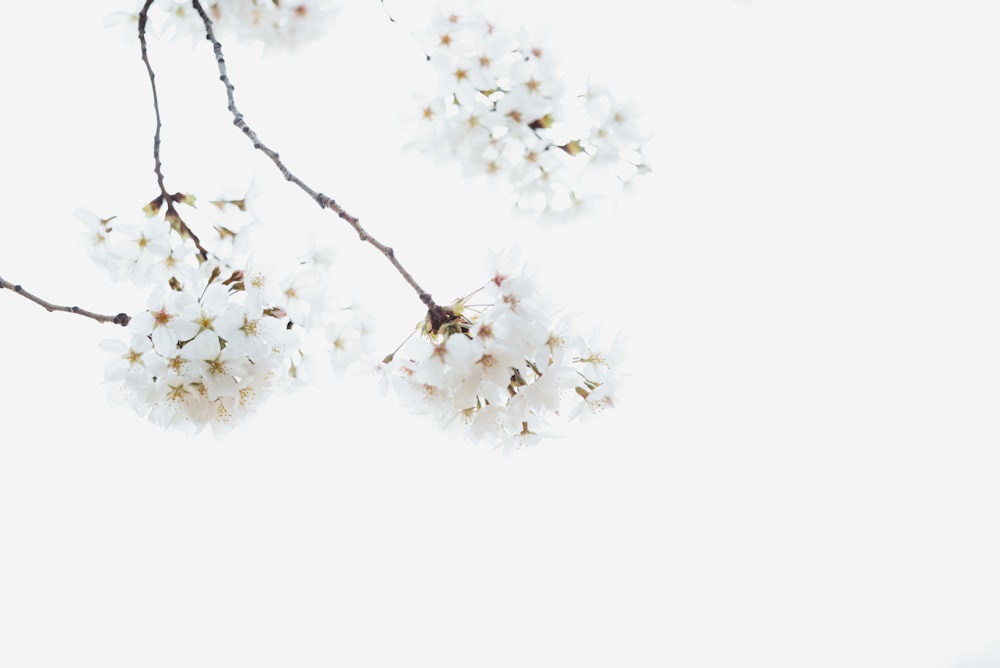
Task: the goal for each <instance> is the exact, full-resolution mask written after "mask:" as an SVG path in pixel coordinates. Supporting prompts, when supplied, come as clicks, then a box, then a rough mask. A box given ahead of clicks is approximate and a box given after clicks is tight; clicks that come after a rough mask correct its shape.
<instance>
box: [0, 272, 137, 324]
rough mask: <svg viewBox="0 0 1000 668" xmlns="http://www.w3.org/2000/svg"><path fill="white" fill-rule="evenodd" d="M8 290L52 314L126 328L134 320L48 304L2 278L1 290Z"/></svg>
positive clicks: (121, 314)
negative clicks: (61, 312)
mask: <svg viewBox="0 0 1000 668" xmlns="http://www.w3.org/2000/svg"><path fill="white" fill-rule="evenodd" d="M3 289H7V290H11V291H13V292H14V293H15V294H19V295H21V296H22V297H24V298H25V299H27V300H29V301H33V302H35V303H36V304H38V305H39V306H41V307H42V308H43V309H45V310H46V311H48V312H49V313H51V312H52V311H63V312H65V313H75V314H76V315H82V316H84V317H85V318H90V319H91V320H96V321H97V322H111V323H114V324H116V325H121V326H122V327H125V326H127V325H128V323H129V321H130V320H131V319H132V318H131V317H129V315H128V314H127V313H119V314H118V315H101V314H100V313H92V312H91V311H87V310H85V309H82V308H80V307H79V306H58V305H56V304H53V303H51V302H47V301H45V300H44V299H42V298H41V297H36V296H35V295H33V294H31V293H30V292H28V291H27V290H25V289H24V288H22V287H21V286H20V285H15V284H14V283H9V282H7V281H5V280H4V279H3V277H0V290H3Z"/></svg>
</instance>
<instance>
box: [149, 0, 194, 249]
mask: <svg viewBox="0 0 1000 668" xmlns="http://www.w3.org/2000/svg"><path fill="white" fill-rule="evenodd" d="M153 2H154V0H146V4H144V5H143V6H142V9H141V10H139V46H140V48H141V50H142V62H143V63H145V65H146V73H147V74H149V85H150V87H151V88H152V89H153V111H154V112H155V113H156V133H155V134H154V135H153V173H155V174H156V184H157V185H158V186H159V187H160V194H159V196H157V197H156V199H154V200H153V201H152V202H150V203H149V206H150V207H152V208H153V211H154V213H155V212H156V211H158V210H159V208H160V206H161V205H163V204H166V205H167V213H166V214H165V216H164V217H165V218H166V219H167V221H168V222H169V223H170V224H171V225H172V226H173V227H175V228H176V229H177V232H178V233H179V234H181V236H186V237H188V238H190V239H191V241H192V242H193V243H194V245H195V248H197V249H198V254H199V256H201V259H202V260H207V259H208V251H207V250H205V248H204V247H203V246H202V245H201V241H200V240H199V239H198V236H197V235H196V234H195V233H194V232H192V231H191V228H190V227H188V225H187V223H185V222H184V221H183V220H182V219H181V216H180V214H178V213H177V209H175V208H174V202H179V201H181V200H182V199H183V198H184V194H183V193H174V194H173V195H171V194H170V193H168V192H167V188H166V186H165V185H164V184H163V163H162V162H161V161H160V128H161V127H162V126H163V123H162V122H161V121H160V102H159V98H158V97H157V94H156V75H155V74H154V73H153V66H152V65H150V63H149V54H148V53H147V51H146V21H147V19H148V18H149V7H150V5H152V4H153Z"/></svg>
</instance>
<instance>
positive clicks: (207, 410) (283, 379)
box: [77, 196, 371, 431]
mask: <svg viewBox="0 0 1000 668" xmlns="http://www.w3.org/2000/svg"><path fill="white" fill-rule="evenodd" d="M177 202H178V204H180V203H189V204H191V205H193V198H191V197H188V196H183V197H181V196H178V197H177ZM213 204H214V205H215V207H211V208H212V209H213V210H215V209H217V212H216V213H217V214H218V219H217V220H216V223H215V225H214V233H213V235H212V236H213V239H212V241H213V242H215V243H213V244H211V245H212V247H213V249H214V250H213V252H212V253H204V252H202V250H203V249H205V248H206V245H205V243H204V240H202V241H201V242H199V243H201V244H202V245H201V249H202V250H200V249H199V248H197V247H196V245H195V244H194V241H193V239H192V236H191V233H190V232H189V231H187V230H188V228H187V227H186V224H185V225H184V226H182V225H181V224H180V223H179V222H178V221H179V220H180V216H179V215H177V214H176V213H174V214H170V215H167V216H163V217H160V216H158V215H156V213H157V212H156V211H154V210H151V208H150V207H149V206H147V208H146V213H147V215H146V216H141V215H138V216H135V217H134V218H132V219H127V220H120V219H119V218H117V217H111V218H101V217H99V216H97V215H95V214H93V213H91V212H89V211H85V210H82V209H81V210H78V211H77V217H78V218H79V219H80V220H81V221H82V222H83V223H84V224H85V225H86V226H87V228H88V235H87V238H88V240H89V246H90V253H91V257H92V258H93V259H94V260H95V262H97V263H98V264H99V265H101V266H103V267H105V268H106V269H107V270H108V272H109V274H110V275H111V277H112V278H113V279H115V280H130V281H132V282H133V283H134V284H135V285H136V286H137V287H140V288H143V289H146V290H149V293H148V297H147V299H146V305H145V310H144V311H141V312H138V313H136V314H134V315H133V317H132V319H131V322H130V323H129V325H128V332H129V336H128V340H127V341H121V340H107V341H104V342H102V348H103V349H104V350H105V351H106V352H108V353H110V354H111V355H112V358H111V360H110V361H109V362H108V365H107V368H106V373H105V379H106V381H107V382H108V383H109V393H110V396H111V398H112V400H113V402H115V403H126V404H128V405H131V406H132V408H133V409H134V410H135V411H136V412H137V413H138V414H140V415H142V416H145V417H148V418H149V419H150V420H151V421H152V422H154V423H156V424H158V425H160V426H162V427H165V428H178V429H182V430H189V431H199V430H201V429H202V428H204V427H205V426H208V425H211V427H212V428H213V430H216V431H218V430H226V429H228V428H230V427H232V426H235V425H236V424H238V423H239V422H241V421H242V420H244V419H245V418H247V417H249V416H250V415H251V414H252V413H253V412H254V411H255V409H256V408H257V406H259V405H260V403H261V402H262V401H263V400H264V399H265V398H266V397H267V396H268V395H270V394H271V393H272V392H274V391H275V390H276V389H278V388H290V387H294V385H295V384H296V383H298V382H301V381H303V380H308V379H309V378H310V377H311V376H313V375H315V374H316V373H317V372H318V371H319V369H321V368H324V367H325V365H326V364H327V362H326V360H327V359H329V361H331V362H332V363H333V365H334V370H335V371H338V372H342V371H344V370H345V369H346V367H347V366H348V365H349V364H351V363H352V362H355V361H359V360H360V359H361V358H363V357H367V356H368V350H367V346H368V342H369V338H368V334H369V332H370V329H371V327H370V323H369V319H368V317H367V316H366V315H365V314H364V313H363V312H362V311H361V310H360V309H358V308H357V306H349V307H341V306H340V305H338V304H336V303H334V301H333V300H332V298H331V295H330V290H329V284H330V277H329V270H330V267H331V260H332V255H331V252H330V251H329V249H326V248H312V249H311V250H310V251H309V252H307V253H306V254H305V255H304V256H302V257H301V258H299V259H298V260H297V262H295V263H293V265H292V270H291V271H277V270H275V269H273V268H272V267H271V266H270V265H269V261H268V260H267V259H259V258H256V257H255V256H253V255H251V254H250V253H249V252H248V250H247V248H246V246H247V245H248V243H247V242H246V241H245V240H246V239H247V237H248V235H250V234H251V233H252V230H253V227H254V223H253V222H252V221H250V220H249V219H250V218H251V216H250V215H249V214H247V213H246V212H245V211H244V210H243V209H245V202H244V201H243V200H218V201H216V202H214V203H213ZM154 208H155V207H154Z"/></svg>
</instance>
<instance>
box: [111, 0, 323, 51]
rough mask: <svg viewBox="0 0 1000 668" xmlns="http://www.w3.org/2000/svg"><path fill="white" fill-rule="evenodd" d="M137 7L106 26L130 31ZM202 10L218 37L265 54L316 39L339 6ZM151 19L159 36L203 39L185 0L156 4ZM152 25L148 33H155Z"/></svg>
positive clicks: (308, 2) (293, 0)
mask: <svg viewBox="0 0 1000 668" xmlns="http://www.w3.org/2000/svg"><path fill="white" fill-rule="evenodd" d="M143 4H144V3H143V2H139V4H138V5H137V6H136V10H135V11H134V12H116V13H115V14H113V15H111V16H110V17H109V18H108V22H109V23H126V24H128V25H130V26H134V25H135V22H136V21H137V19H138V15H139V10H140V9H141V7H142V5H143ZM201 5H202V7H203V8H204V9H205V11H206V12H207V14H208V16H209V18H211V20H212V24H213V30H214V31H215V32H216V34H218V35H233V36H235V37H236V38H237V39H240V40H241V41H246V42H258V43H261V44H263V45H264V46H265V47H269V48H283V49H293V48H295V47H297V46H299V45H301V44H304V43H306V42H309V41H312V40H314V39H317V38H318V37H320V36H321V35H323V34H324V33H325V32H326V31H327V30H328V29H329V26H330V23H331V22H332V21H333V19H334V17H335V16H336V15H337V13H338V12H339V10H340V5H341V3H340V0H203V1H202V3H201ZM152 8H153V9H155V10H156V11H155V16H158V17H161V18H162V19H163V21H162V24H159V25H162V30H163V32H165V33H167V34H171V35H175V36H189V37H191V38H192V39H204V37H205V25H204V23H203V21H202V18H201V16H199V14H198V12H197V11H196V10H195V8H194V7H193V6H192V3H191V1H190V0H157V1H156V2H154V3H153V5H152ZM157 25H158V24H157V23H156V22H154V25H153V27H154V28H156V29H159V28H157Z"/></svg>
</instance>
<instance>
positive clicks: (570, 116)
mask: <svg viewBox="0 0 1000 668" xmlns="http://www.w3.org/2000/svg"><path fill="white" fill-rule="evenodd" d="M420 37H421V41H422V42H423V45H424V49H425V50H426V52H427V54H428V57H429V61H430V65H431V66H432V67H433V68H434V71H435V72H436V73H437V81H438V87H437V90H436V91H434V92H433V93H431V94H429V95H424V94H418V95H417V97H418V98H419V104H418V105H417V106H416V108H415V109H414V112H413V116H412V118H413V119H414V120H413V124H414V126H415V128H416V139H414V140H413V141H412V142H411V143H410V146H412V147H415V148H418V149H421V150H423V151H426V152H429V153H431V154H433V155H435V156H436V157H438V158H457V159H458V160H459V161H460V162H461V164H462V165H463V167H464V169H465V171H466V172H467V173H469V174H488V175H492V176H493V177H494V178H500V179H502V180H503V181H504V182H505V183H506V184H507V185H508V186H509V188H510V192H511V195H512V198H513V200H514V203H515V205H516V207H517V208H518V209H521V210H525V211H529V212H538V213H546V214H548V215H549V216H551V217H556V218H571V217H573V216H574V215H575V214H577V213H579V212H581V211H583V210H585V209H586V208H587V207H588V206H589V205H590V204H591V203H592V201H594V200H596V199H599V198H601V197H604V196H607V195H609V194H611V193H614V192H617V191H618V190H619V189H620V188H621V187H622V186H623V185H624V184H628V183H630V182H631V180H632V179H633V178H634V177H635V176H637V175H639V174H643V173H645V172H648V171H649V167H648V166H647V164H646V159H645V157H644V155H643V147H644V144H645V140H646V137H645V136H644V134H643V133H642V132H641V131H640V130H639V127H638V125H637V124H636V115H637V114H636V111H635V109H634V108H633V107H632V106H630V105H628V104H622V103H621V102H619V101H618V100H616V99H615V98H614V97H613V96H612V94H611V92H610V91H609V90H608V89H607V88H605V87H603V86H599V85H594V84H588V85H587V87H586V89H585V90H581V91H573V90H567V89H566V86H565V85H564V83H563V78H562V76H561V72H560V70H559V65H558V63H557V62H556V61H555V60H554V59H553V56H552V55H551V54H550V53H549V51H548V50H547V49H545V48H544V46H543V45H541V44H538V43H536V42H535V41H533V40H532V39H531V37H530V36H529V35H528V33H527V32H526V31H525V30H524V29H523V28H522V29H518V30H512V29H505V28H503V27H501V26H498V25H495V24H494V23H493V22H491V21H490V20H489V19H487V18H486V17H485V16H483V15H481V14H479V13H477V12H475V11H472V10H469V11H465V10H456V11H452V12H448V11H445V12H441V13H439V14H438V15H436V17H435V19H434V20H433V21H432V23H431V25H430V26H429V27H428V28H427V29H426V30H424V31H423V32H422V33H420Z"/></svg>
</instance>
